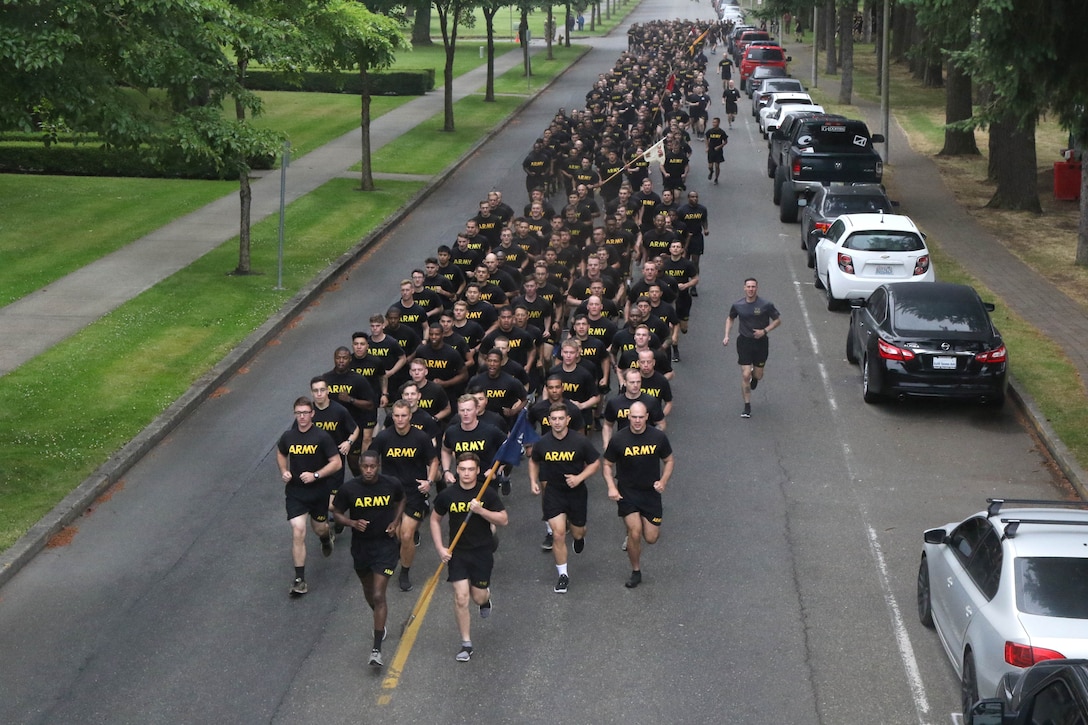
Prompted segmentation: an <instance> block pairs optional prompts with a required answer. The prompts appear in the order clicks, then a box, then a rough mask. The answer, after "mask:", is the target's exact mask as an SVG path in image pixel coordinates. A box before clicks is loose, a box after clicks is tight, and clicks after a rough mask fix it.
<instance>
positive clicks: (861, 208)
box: [827, 196, 888, 216]
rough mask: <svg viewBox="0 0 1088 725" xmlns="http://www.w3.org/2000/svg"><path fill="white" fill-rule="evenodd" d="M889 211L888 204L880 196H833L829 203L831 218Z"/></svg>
mask: <svg viewBox="0 0 1088 725" xmlns="http://www.w3.org/2000/svg"><path fill="white" fill-rule="evenodd" d="M878 211H888V204H887V202H885V201H884V199H883V197H879V196H833V197H831V198H830V199H829V200H828V202H827V213H828V215H829V216H839V215H840V214H861V213H864V212H878Z"/></svg>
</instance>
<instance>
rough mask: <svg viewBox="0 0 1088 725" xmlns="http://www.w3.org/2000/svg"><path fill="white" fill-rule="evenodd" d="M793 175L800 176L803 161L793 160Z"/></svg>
mask: <svg viewBox="0 0 1088 725" xmlns="http://www.w3.org/2000/svg"><path fill="white" fill-rule="evenodd" d="M793 175H794V176H800V175H801V162H800V161H794V162H793Z"/></svg>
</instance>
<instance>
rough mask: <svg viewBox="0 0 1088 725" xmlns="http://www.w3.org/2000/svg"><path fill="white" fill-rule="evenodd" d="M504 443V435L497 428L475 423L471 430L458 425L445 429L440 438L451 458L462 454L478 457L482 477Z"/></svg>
mask: <svg viewBox="0 0 1088 725" xmlns="http://www.w3.org/2000/svg"><path fill="white" fill-rule="evenodd" d="M505 441H506V435H505V434H504V433H503V432H502V431H501V430H500V429H499V428H497V427H495V426H493V425H489V424H487V423H483V422H477V424H476V427H475V428H473V429H472V430H465V429H464V428H462V427H461V424H460V423H455V424H453V425H451V426H449V427H448V428H446V432H445V434H444V435H443V436H442V448H444V449H446V450H449V451H453V457H454V459H455V460H456V458H457V456H458V455H460V454H462V453H475V454H476V455H477V456H479V457H480V465H481V468H480V474H481V475H483V474H484V473H485V472H486V471H487V469H489V468H491V464H492V463H494V462H495V454H496V453H498V452H499V448H500V447H501V446H502V444H503V443H504V442H505Z"/></svg>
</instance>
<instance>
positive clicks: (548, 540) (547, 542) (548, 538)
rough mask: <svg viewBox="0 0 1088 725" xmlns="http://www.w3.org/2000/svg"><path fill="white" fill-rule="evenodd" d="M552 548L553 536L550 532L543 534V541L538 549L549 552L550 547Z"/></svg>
mask: <svg viewBox="0 0 1088 725" xmlns="http://www.w3.org/2000/svg"><path fill="white" fill-rule="evenodd" d="M554 546H555V535H554V534H552V533H551V532H548V533H547V534H544V541H542V542H541V544H540V548H541V549H543V550H544V551H551V550H552V547H554Z"/></svg>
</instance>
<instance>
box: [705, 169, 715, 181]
mask: <svg viewBox="0 0 1088 725" xmlns="http://www.w3.org/2000/svg"><path fill="white" fill-rule="evenodd" d="M706 178H707V180H710V179H713V178H714V172H713V171H711V172H709V173H708V174H707V175H706Z"/></svg>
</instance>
